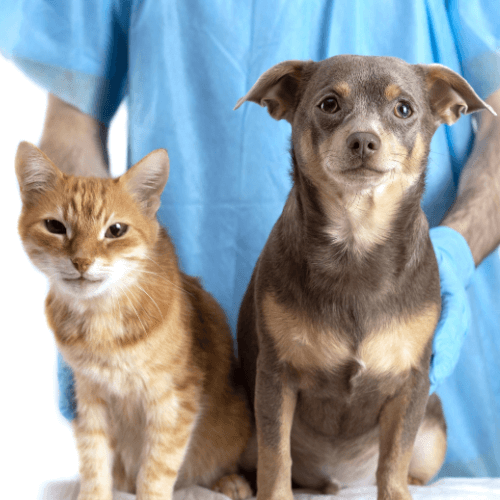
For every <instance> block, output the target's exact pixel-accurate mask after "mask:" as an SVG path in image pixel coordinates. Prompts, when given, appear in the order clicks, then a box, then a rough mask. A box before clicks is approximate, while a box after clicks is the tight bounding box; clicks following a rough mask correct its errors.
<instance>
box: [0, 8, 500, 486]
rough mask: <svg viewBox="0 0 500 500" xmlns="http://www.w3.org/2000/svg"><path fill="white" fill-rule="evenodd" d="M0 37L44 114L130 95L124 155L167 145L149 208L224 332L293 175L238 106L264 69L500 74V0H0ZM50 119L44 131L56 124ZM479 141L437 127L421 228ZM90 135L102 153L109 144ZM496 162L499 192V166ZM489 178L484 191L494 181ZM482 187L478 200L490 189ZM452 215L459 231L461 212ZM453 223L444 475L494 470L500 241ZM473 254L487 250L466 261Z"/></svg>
mask: <svg viewBox="0 0 500 500" xmlns="http://www.w3.org/2000/svg"><path fill="white" fill-rule="evenodd" d="M0 47H1V49H2V52H3V54H4V55H5V56H7V57H9V58H12V59H13V60H14V61H15V62H16V64H17V65H18V66H19V67H20V68H21V69H23V70H24V71H25V72H26V73H27V74H28V75H29V76H30V77H31V78H33V79H34V80H35V81H36V82H37V83H39V84H40V85H42V86H43V87H44V88H46V89H47V90H48V91H49V92H50V93H51V94H52V96H53V97H51V100H49V103H50V102H52V103H53V104H54V103H56V104H54V106H55V107H53V108H51V107H50V106H49V110H48V116H47V124H48V125H50V123H52V122H51V120H54V123H57V120H58V119H59V118H61V117H62V115H63V114H64V113H62V112H61V114H60V115H57V116H55V117H54V116H53V115H54V112H55V111H54V110H56V111H57V109H59V110H61V109H63V110H64V109H66V110H67V111H68V113H69V115H71V116H74V113H76V114H77V115H78V116H80V117H81V119H82V120H85V119H88V120H89V121H90V122H89V123H94V124H97V128H96V131H97V132H99V133H100V134H101V135H100V137H105V134H106V130H107V127H108V125H109V123H110V121H111V119H112V117H113V115H114V113H115V112H116V109H117V107H118V106H119V104H120V102H121V101H122V100H125V101H126V103H127V107H128V116H129V123H128V164H129V166H130V165H132V164H134V163H135V162H137V161H138V160H140V159H141V158H142V157H143V156H145V155H146V154H148V153H149V152H150V151H152V150H154V149H156V148H166V149H168V152H169V156H170V162H171V170H170V179H169V182H168V184H167V187H166V189H165V191H164V194H163V197H162V205H161V208H160V211H159V218H160V220H161V222H162V223H163V224H164V225H165V226H166V227H168V229H169V232H170V234H171V236H172V238H173V240H174V243H175V245H176V247H177V250H178V254H179V257H180V262H181V266H182V268H183V269H184V270H185V271H186V272H187V273H189V274H192V275H196V276H200V277H201V278H202V281H203V283H204V286H205V287H206V288H207V289H208V290H209V291H210V292H211V293H213V294H214V295H215V297H216V298H217V299H218V300H219V302H220V303H221V304H222V306H223V307H224V309H225V311H226V314H227V315H228V318H229V321H230V324H231V326H232V328H233V332H234V328H235V324H236V319H237V314H238V308H239V304H240V301H241V299H242V296H243V293H244V291H245V289H246V287H247V284H248V281H249V279H250V275H251V272H252V270H253V267H254V265H255V262H256V260H257V258H258V256H259V253H260V251H261V249H262V247H263V245H264V243H265V241H266V239H267V236H268V234H269V232H270V230H271V228H272V226H273V224H274V222H275V221H276V219H277V218H278V216H279V215H280V213H281V210H282V208H283V205H284V201H285V198H286V196H287V194H288V191H289V190H290V187H291V181H290V177H289V170H290V158H289V154H288V149H289V137H290V125H289V124H288V123H287V122H285V121H281V122H275V121H274V120H272V118H270V117H269V115H268V114H267V113H266V112H265V110H262V109H260V108H259V107H258V106H254V105H247V106H244V107H242V108H241V109H240V110H238V111H233V110H232V108H233V106H234V104H235V103H236V101H237V100H238V98H240V97H241V96H243V95H244V94H246V92H247V91H248V90H249V88H250V87H251V86H252V84H253V83H254V82H255V81H256V80H257V78H258V77H259V76H260V75H261V74H262V73H263V72H264V71H265V70H267V69H268V68H270V67H271V66H273V65H274V64H276V63H278V62H280V61H284V60H287V59H313V60H321V59H324V58H327V57H330V56H333V55H336V54H345V53H350V54H361V55H385V56H395V57H399V58H402V59H404V60H405V61H407V62H409V63H424V64H428V63H441V64H444V65H446V66H448V67H450V68H451V69H453V70H454V71H457V72H458V73H460V74H462V75H463V76H464V77H465V78H466V79H467V80H468V81H469V83H470V84H471V85H472V86H473V87H474V89H475V90H476V91H477V92H478V94H479V95H480V97H482V98H483V99H487V98H489V97H490V96H492V95H495V96H496V95H499V94H498V89H499V88H500V51H499V49H500V16H499V9H498V4H497V0H482V1H480V0H412V1H410V0H408V1H400V0H353V1H349V2H347V1H340V0H318V1H315V2H311V1H309V0H293V1H285V0H276V1H273V2H269V1H268V0H254V1H252V2H243V1H237V0H213V1H210V2H207V1H205V0H142V1H139V0H100V1H97V0H95V1H89V0H72V1H70V2H68V1H67V0H7V1H6V2H3V5H2V16H1V18H0ZM64 103H67V104H64ZM57 106H59V108H57ZM61 106H62V108H61ZM64 106H66V108H64ZM71 113H73V114H71ZM485 113H486V112H485ZM56 114H57V113H56ZM69 115H68V116H69ZM483 119H484V118H481V120H483ZM490 122H491V120H490V121H489V122H488V123H490ZM77 123H78V120H74V121H73V125H74V127H75V128H74V130H75V133H74V136H71V134H69V136H68V135H66V136H65V137H66V139H65V141H66V142H64V144H63V143H61V144H59V145H57V148H58V149H59V150H60V151H63V152H66V150H65V148H66V149H67V150H68V151H69V150H71V148H74V149H75V148H80V149H82V148H83V146H82V145H85V144H86V141H87V139H88V138H87V137H86V136H84V135H79V134H80V132H78V130H79V129H78V127H77ZM491 123H493V122H491ZM481 126H483V125H482V124H481ZM49 128H50V127H49ZM49 128H48V126H46V129H45V132H44V138H45V139H46V140H47V141H46V142H47V144H48V143H49V142H50V140H52V141H55V140H56V139H57V137H55V138H54V137H52V139H51V138H50V137H49V136H50V130H49ZM480 130H481V129H480ZM491 131H492V132H491ZM97 132H96V137H97V136H98V135H99V134H98V133H97ZM488 133H491V134H490V135H491V137H489V138H488V137H486V138H485V139H484V138H483V140H484V141H486V142H485V144H486V146H485V147H488V144H494V143H495V141H496V142H497V143H498V142H500V127H498V126H496V125H491V128H489V129H488ZM495 134H497V135H495ZM47 137H48V139H47ZM44 138H42V148H43V144H44V140H45V139H44ZM473 140H474V121H473V120H471V119H470V117H463V118H461V119H460V120H459V121H458V123H457V124H456V125H454V126H453V127H448V126H442V127H440V128H439V129H438V131H437V132H436V134H435V137H434V139H433V142H432V144H431V153H430V160H429V166H428V175H427V186H426V191H425V196H424V200H423V208H424V210H425V213H426V215H427V217H428V219H429V222H430V225H431V227H435V226H437V225H438V224H439V223H440V222H441V221H442V219H443V217H444V216H445V215H446V214H447V212H448V210H449V209H450V207H451V205H452V203H453V202H454V200H455V198H456V196H457V190H458V186H459V182H460V174H461V171H462V169H463V167H464V165H465V164H466V162H467V159H468V157H469V154H470V151H471V147H472V144H473ZM99 144H100V147H102V151H101V153H102V154H101V160H102V162H101V163H102V164H105V157H106V152H105V141H102V142H101V143H99ZM94 146H95V144H94ZM98 146H99V145H98ZM91 149H92V148H91V147H89V148H88V151H89V153H88V156H87V160H86V159H85V158H84V157H82V158H83V159H82V158H80V160H78V161H82V162H83V163H85V162H87V165H83V164H82V165H77V164H75V165H73V167H72V168H73V169H74V171H75V173H87V174H91V173H95V174H99V173H101V174H102V171H98V170H99V169H98V168H97V164H98V162H96V161H94V160H95V158H92V155H91V153H90V150H91ZM49 156H50V155H49ZM486 156H487V155H486ZM490 156H491V155H490ZM67 157H71V155H69V156H67ZM73 157H74V158H75V159H76V158H77V157H78V155H74V156H73ZM53 159H54V160H55V161H56V163H58V162H57V159H56V158H53ZM91 160H92V161H94V163H93V165H94V167H95V170H92V166H90V167H88V165H90V164H91V163H92V161H91ZM75 161H77V160H75ZM485 161H486V160H485ZM486 163H487V161H486ZM488 165H489V164H488ZM87 167H88V168H87ZM68 168H70V167H68ZM478 168H479V166H478ZM481 168H482V167H481ZM485 168H486V167H485ZM488 168H493V167H491V165H490V166H489V167H488ZM496 174H497V177H496V179H497V181H496V189H498V191H500V187H499V186H498V185H499V184H500V183H499V181H498V178H499V177H500V167H497V169H496ZM468 177H469V178H471V176H470V175H469V176H468ZM472 177H473V176H472ZM484 185H485V186H486V187H487V188H488V189H495V182H491V183H486V184H484ZM460 186H461V187H460V189H461V190H462V185H460ZM462 191H464V193H465V192H466V191H467V189H465V188H464V189H463V190H462ZM498 191H497V192H496V193H497V194H496V196H498V194H499V193H498ZM460 194H463V193H460ZM465 194H466V193H465ZM483 195H484V199H486V200H487V199H488V197H489V196H490V193H489V192H488V193H486V192H483ZM497 199H498V198H497ZM464 212H467V210H464ZM490 212H491V210H490ZM498 213H500V208H499V209H498ZM457 217H458V218H457ZM484 220H489V219H488V218H487V217H485V218H484ZM497 220H498V219H495V218H494V216H493V218H492V221H493V223H492V224H490V226H487V228H486V230H485V231H483V233H484V234H487V235H488V236H491V238H492V241H493V242H495V241H496V244H498V240H499V239H500V234H499V233H500V224H499V225H498V226H496V227H493V226H495V221H497ZM454 221H455V223H454V224H451V225H452V227H454V229H458V230H460V227H461V222H460V217H459V215H458V216H456V217H455V219H454ZM457 221H458V222H457ZM454 229H450V228H448V227H440V228H436V229H432V230H431V236H432V240H433V244H434V247H435V250H436V254H437V257H438V260H439V265H440V274H441V279H442V295H443V306H444V309H443V314H442V319H441V322H440V325H439V329H438V333H437V335H436V340H435V344H434V357H433V362H432V371H431V382H432V388H433V389H435V388H436V387H437V386H438V393H439V395H440V396H441V398H442V401H443V405H444V409H445V413H446V418H447V422H448V428H449V447H448V454H447V458H446V463H445V466H444V467H443V470H442V472H441V474H442V475H456V476H488V475H489V476H498V475H500V466H499V463H500V368H499V363H498V359H499V358H500V332H499V330H500V291H499V290H500V257H499V253H498V251H496V250H495V251H494V252H493V253H491V254H490V255H489V256H488V257H487V258H485V259H484V260H483V257H484V256H483V255H481V256H479V257H478V256H477V255H475V254H474V251H473V252H472V254H471V250H473V247H472V246H471V249H469V246H468V244H469V245H471V242H472V243H473V241H472V240H471V238H469V240H471V241H466V239H464V237H463V236H461V235H460V234H459V233H458V232H456V231H455V230H454ZM464 236H465V237H466V238H467V235H466V234H464ZM495 238H497V239H496V240H495ZM474 241H475V240H474ZM467 243H468V244H467ZM494 246H495V245H493V246H492V247H491V249H490V250H493V248H494ZM474 259H475V260H476V263H479V261H481V260H482V263H481V264H480V265H479V266H478V267H477V268H475V266H474ZM467 329H468V335H467V337H465V340H464V336H465V332H466V331H467ZM463 342H464V345H463V347H462V349H461V350H460V346H461V345H462V343H463ZM459 353H460V357H459ZM457 360H458V366H457V368H456V369H455V370H454V372H453V374H452V375H451V376H449V377H448V378H446V377H447V375H449V374H450V372H451V371H452V370H453V367H454V366H455V364H456V363H457ZM59 374H60V387H61V411H62V413H63V414H64V415H65V416H66V417H67V418H68V419H72V418H74V416H75V414H74V402H73V399H72V382H71V373H70V371H69V370H68V368H67V367H65V366H64V364H63V363H62V362H61V364H60V370H59Z"/></svg>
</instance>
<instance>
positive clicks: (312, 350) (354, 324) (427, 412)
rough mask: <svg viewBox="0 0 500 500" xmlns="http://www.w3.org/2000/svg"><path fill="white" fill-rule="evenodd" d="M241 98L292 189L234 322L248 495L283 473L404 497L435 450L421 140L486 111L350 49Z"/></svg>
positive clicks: (422, 76) (441, 85)
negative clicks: (286, 165) (288, 161)
mask: <svg viewBox="0 0 500 500" xmlns="http://www.w3.org/2000/svg"><path fill="white" fill-rule="evenodd" d="M245 101H253V102H256V103H258V104H260V105H263V106H267V108H268V111H269V113H270V114H271V116H272V117H273V118H275V119H277V120H279V119H282V118H285V119H286V120H288V121H289V122H290V123H291V124H292V149H291V155H292V163H293V188H292V190H291V192H290V195H289V197H288V200H287V202H286V205H285V207H284V210H283V213H282V215H281V217H280V218H279V219H278V221H277V223H276V225H275V226H274V228H273V230H272V232H271V234H270V236H269V239H268V241H267V243H266V245H265V247H264V250H263V252H262V254H261V256H260V258H259V261H258V263H257V265H256V268H255V270H254V273H253V276H252V280H251V282H250V285H249V287H248V290H247V293H246V295H245V298H244V300H243V303H242V306H241V310H240V317H239V321H238V345H239V356H240V359H241V363H242V367H243V369H244V371H245V377H246V381H247V390H248V393H249V397H250V400H251V401H255V408H254V410H255V418H256V426H257V442H258V471H257V488H258V498H259V500H278V499H279V500H289V499H291V498H292V489H291V487H292V478H293V480H294V481H295V482H296V483H297V484H298V485H300V486H302V487H307V488H314V489H319V490H322V491H325V492H335V491H337V490H338V489H339V487H342V486H345V485H356V484H374V483H375V481H376V483H377V486H378V498H379V500H381V499H392V500H394V499H410V498H411V495H410V493H409V490H408V486H407V483H408V482H412V483H416V484H424V483H426V482H427V481H428V480H429V479H430V478H431V477H433V476H434V475H435V474H436V473H437V471H438V470H439V468H440V467H441V465H442V462H443V460H444V456H445V451H446V425H445V422H444V417H443V413H442V410H441V405H440V402H439V399H438V398H437V396H433V397H431V398H430V399H429V400H428V394H429V362H430V355H431V347H432V338H433V335H434V329H435V327H436V324H437V321H438V319H439V315H440V306H441V298H440V287H439V273H438V267H437V263H436V258H435V256H434V252H433V248H432V245H431V242H430V239H429V234H428V224H427V220H426V217H425V215H424V213H423V211H422V209H421V207H420V200H421V197H422V193H423V190H424V178H425V168H426V164H427V157H428V154H429V144H430V141H431V138H432V135H433V134H434V132H435V130H436V129H437V127H438V126H439V125H440V124H441V123H448V124H452V123H454V122H455V121H456V120H457V119H458V118H459V117H460V115H461V114H462V113H471V112H474V111H478V110H480V109H484V108H487V109H490V108H489V106H488V105H487V104H486V103H484V102H483V101H482V100H481V99H480V98H479V97H478V96H477V95H476V94H475V92H474V91H473V89H472V88H471V87H470V85H469V84H468V83H467V82H466V81H465V80H464V79H463V78H462V77H460V76H459V75H457V74H456V73H454V72H453V71H451V70H450V69H448V68H445V67H443V66H440V65H428V66H425V65H410V64H407V63H405V62H404V61H401V60H399V59H395V58H388V57H360V56H337V57H332V58H330V59H327V60H325V61H322V62H319V63H316V62H311V61H309V62H301V61H286V62H283V63H280V64H278V65H276V66H274V67H273V68H271V69H270V70H268V71H266V72H265V73H264V74H263V75H262V76H261V77H260V78H259V80H258V81H257V82H256V83H255V85H254V86H253V87H252V89H251V90H250V91H249V92H248V94H247V95H246V96H245V97H243V98H242V99H240V101H238V103H237V106H236V107H239V106H240V105H241V104H242V103H243V102H245Z"/></svg>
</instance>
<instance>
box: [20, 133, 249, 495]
mask: <svg viewBox="0 0 500 500" xmlns="http://www.w3.org/2000/svg"><path fill="white" fill-rule="evenodd" d="M168 171H169V162H168V155H167V152H166V151H165V150H156V151H153V152H152V153H151V154H149V155H148V156H146V157H145V158H144V159H143V160H141V161H140V162H139V163H137V164H136V165H135V166H134V167H132V168H131V169H130V170H129V171H128V172H127V173H125V174H124V175H122V176H121V177H119V178H118V179H97V178H84V177H72V176H68V175H65V174H63V173H61V172H60V171H59V170H58V169H57V168H56V167H55V166H54V164H53V163H52V162H51V161H50V160H49V159H48V158H47V157H46V156H45V155H44V154H43V153H42V152H41V151H40V150H39V149H37V148H36V147H35V146H33V145H32V144H29V143H27V142H22V143H21V144H20V145H19V148H18V151H17V157H16V173H17V177H18V180H19V185H20V188H21V197H22V200H23V209H22V213H21V216H20V220H19V233H20V235H21V239H22V241H23V245H24V248H25V249H26V252H27V253H28V255H29V257H30V258H31V260H32V262H33V263H34V264H35V265H36V266H37V267H38V268H39V269H40V270H41V271H42V272H43V273H45V274H46V275H47V277H48V278H49V281H50V291H49V294H48V296H47V300H46V313H47V318H48V322H49V325H50V327H51V328H52V330H53V331H54V334H55V338H56V342H57V346H58V348H59V350H60V351H61V353H62V355H63V357H64V359H65V360H66V362H67V363H68V364H69V365H70V366H71V368H72V369H73V372H74V376H75V388H76V400H77V418H76V419H75V421H74V430H75V436H76V441H77V446H78V452H79V457H80V476H81V487H80V495H79V497H78V499H79V500H90V499H92V500H111V498H112V494H111V489H112V486H113V480H114V486H115V487H117V488H118V489H122V490H125V491H129V492H132V493H133V492H136V493H137V498H138V500H152V499H155V500H160V499H161V500H163V499H170V498H171V497H172V492H173V490H174V486H175V488H176V489H177V488H180V487H185V486H189V485H192V484H198V485H202V486H207V487H213V488H214V489H218V490H219V491H222V492H223V493H226V494H228V495H229V496H231V497H232V498H246V497H247V496H250V495H251V491H250V490H249V488H248V485H247V484H246V483H245V482H244V481H243V480H242V479H241V478H239V476H236V475H231V476H229V477H223V476H225V475H226V474H233V473H234V472H236V463H237V460H238V458H239V456H240V454H241V452H242V450H243V448H244V447H245V444H246V442H247V440H248V437H249V434H250V423H249V417H248V413H247V408H246V404H245V401H244V399H243V397H242V396H241V394H240V392H239V391H238V390H237V389H236V388H235V387H234V385H233V382H232V376H233V369H234V355H233V352H232V340H231V336H230V332H229V329H228V326H227V324H226V320H225V317H224V314H223V312H222V310H221V309H220V307H219V306H218V304H217V303H216V302H215V300H214V299H213V298H212V297H211V296H210V295H209V294H208V293H207V292H205V291H204V290H203V289H202V287H201V286H200V284H199V283H198V281H197V280H196V279H194V278H191V277H189V276H186V275H185V274H183V273H182V272H181V271H180V270H179V268H178V265H177V258H176V255H175V251H174V248H173V245H172V243H171V241H170V239H169V237H168V235H167V233H166V231H165V230H164V229H163V228H162V227H161V226H160V225H159V223H158V222H157V220H156V212H157V210H158V208H159V205H160V194H161V192H162V191H163V188H164V187H165V184H166V182H167V178H168ZM110 451H113V452H114V453H113V456H114V460H113V463H111V459H110V455H111V454H110V453H109V452H110ZM221 478H222V479H221Z"/></svg>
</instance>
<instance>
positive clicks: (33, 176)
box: [16, 141, 63, 204]
mask: <svg viewBox="0 0 500 500" xmlns="http://www.w3.org/2000/svg"><path fill="white" fill-rule="evenodd" d="M16 176H17V180H18V182H19V188H20V189H21V198H22V200H23V203H28V204H29V203H32V202H35V201H36V198H37V197H38V195H40V194H43V193H45V192H46V191H49V190H50V189H53V188H54V187H55V185H56V183H57V180H58V179H60V178H62V176H63V174H62V172H61V171H60V170H59V169H58V168H57V167H56V166H55V165H54V164H53V163H52V162H51V161H50V160H49V158H48V157H47V156H46V155H45V154H44V153H43V152H42V151H40V150H39V149H38V148H37V147H36V146H34V145H33V144H31V143H29V142H24V141H23V142H21V143H20V144H19V146H18V148H17V153H16Z"/></svg>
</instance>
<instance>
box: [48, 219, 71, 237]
mask: <svg viewBox="0 0 500 500" xmlns="http://www.w3.org/2000/svg"><path fill="white" fill-rule="evenodd" d="M45 227H46V228H47V231H48V232H49V233H53V234H66V226H65V225H64V224H63V223H62V222H59V221H58V220H55V219H47V220H46V221H45Z"/></svg>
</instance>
